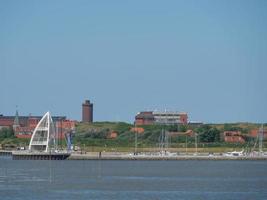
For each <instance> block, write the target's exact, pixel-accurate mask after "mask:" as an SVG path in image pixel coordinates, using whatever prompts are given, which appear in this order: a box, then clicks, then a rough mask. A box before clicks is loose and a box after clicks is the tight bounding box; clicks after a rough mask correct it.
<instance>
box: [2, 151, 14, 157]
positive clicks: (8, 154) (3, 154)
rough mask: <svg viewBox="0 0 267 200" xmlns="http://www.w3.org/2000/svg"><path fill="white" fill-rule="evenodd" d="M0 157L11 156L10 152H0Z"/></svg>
mask: <svg viewBox="0 0 267 200" xmlns="http://www.w3.org/2000/svg"><path fill="white" fill-rule="evenodd" d="M0 156H12V151H3V150H1V151H0Z"/></svg>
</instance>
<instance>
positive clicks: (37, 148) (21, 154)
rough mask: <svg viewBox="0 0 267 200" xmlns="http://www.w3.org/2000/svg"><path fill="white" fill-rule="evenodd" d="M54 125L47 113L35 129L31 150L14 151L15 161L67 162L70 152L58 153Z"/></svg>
mask: <svg viewBox="0 0 267 200" xmlns="http://www.w3.org/2000/svg"><path fill="white" fill-rule="evenodd" d="M57 138H58V136H57V135H56V132H55V127H54V123H53V120H52V117H51V114H50V112H47V113H46V114H45V115H44V116H43V117H42V119H41V120H40V121H39V123H38V124H37V126H36V127H35V129H34V131H33V134H32V137H31V141H30V145H29V150H27V151H13V152H12V158H13V160H65V159H67V158H68V157H69V156H70V153H68V152H61V151H58V148H57V141H56V140H57Z"/></svg>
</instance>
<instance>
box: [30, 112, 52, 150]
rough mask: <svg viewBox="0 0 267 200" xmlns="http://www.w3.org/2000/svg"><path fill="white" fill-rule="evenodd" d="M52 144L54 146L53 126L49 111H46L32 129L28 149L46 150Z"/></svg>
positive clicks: (50, 147) (49, 148)
mask: <svg viewBox="0 0 267 200" xmlns="http://www.w3.org/2000/svg"><path fill="white" fill-rule="evenodd" d="M53 146H54V147H55V127H54V123H53V120H52V117H51V115H50V112H47V113H46V114H45V115H44V116H43V117H42V119H41V120H40V121H39V123H38V124H37V126H36V127H35V129H34V131H33V134H32V137H31V141H30V145H29V150H30V151H41V152H48V151H50V150H51V149H52V148H53Z"/></svg>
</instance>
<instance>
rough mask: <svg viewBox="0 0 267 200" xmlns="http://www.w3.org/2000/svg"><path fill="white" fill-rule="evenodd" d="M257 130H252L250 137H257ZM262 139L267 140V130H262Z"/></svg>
mask: <svg viewBox="0 0 267 200" xmlns="http://www.w3.org/2000/svg"><path fill="white" fill-rule="evenodd" d="M258 134H259V129H253V130H251V131H250V136H251V137H258ZM263 138H267V130H263Z"/></svg>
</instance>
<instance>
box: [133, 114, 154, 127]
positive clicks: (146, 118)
mask: <svg viewBox="0 0 267 200" xmlns="http://www.w3.org/2000/svg"><path fill="white" fill-rule="evenodd" d="M154 121H155V118H154V115H153V112H150V111H149V112H140V113H138V114H137V115H136V116H135V122H134V123H135V124H136V125H151V124H153V123H154Z"/></svg>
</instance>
